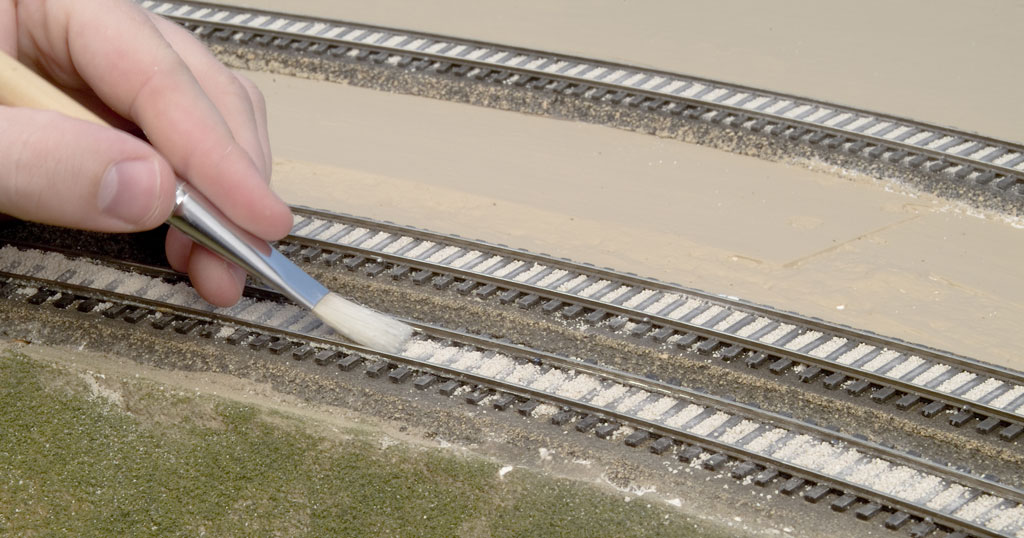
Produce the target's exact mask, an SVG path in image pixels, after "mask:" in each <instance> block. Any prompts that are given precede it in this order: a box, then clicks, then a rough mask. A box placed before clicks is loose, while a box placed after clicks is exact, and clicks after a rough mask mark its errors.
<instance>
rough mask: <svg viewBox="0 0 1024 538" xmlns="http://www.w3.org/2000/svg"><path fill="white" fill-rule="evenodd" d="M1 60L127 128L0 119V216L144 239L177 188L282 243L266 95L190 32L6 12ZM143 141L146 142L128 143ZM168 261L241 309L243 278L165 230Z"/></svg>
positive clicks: (62, 3) (111, 19)
mask: <svg viewBox="0 0 1024 538" xmlns="http://www.w3.org/2000/svg"><path fill="white" fill-rule="evenodd" d="M0 49H2V50H4V51H5V52H7V53H8V54H10V55H11V56H14V57H16V58H18V59H19V60H20V61H21V62H22V63H25V64H26V65H28V66H30V67H32V68H33V69H35V70H36V71H37V72H39V73H40V74H42V75H44V76H45V77H47V78H49V79H50V80H51V81H53V82H54V83H56V84H57V85H58V86H60V87H62V89H64V90H65V91H66V92H67V93H69V94H70V95H72V96H73V97H75V98H76V99H78V100H79V101H80V102H82V103H83V104H85V105H86V106H87V107H88V108H90V109H92V110H93V111H94V112H96V113H97V114H99V115H100V116H101V117H103V118H104V119H105V120H107V121H108V122H109V123H111V124H113V125H116V126H118V127H120V128H121V129H124V130H119V129H113V128H110V127H103V126H99V125H95V124H92V123H89V122H86V121H83V120H78V119H72V118H69V117H67V116H63V115H61V114H57V113H54V112H48V111H41V110H34V109H24V108H12V107H3V106H0V213H6V214H9V215H13V216H15V217H18V218H21V219H26V220H33V221H37V222H43V223H47V224H55V225H59V226H69V227H74V228H80V229H85V230H94V231H103V232H133V231H140V230H146V229H150V228H154V227H156V226H158V225H160V224H161V223H163V222H164V221H165V220H166V219H167V217H168V216H169V215H170V212H171V210H172V208H173V205H174V186H175V175H177V176H179V177H182V178H185V179H186V180H187V181H188V182H189V183H191V184H192V185H193V186H195V187H196V188H198V189H199V190H200V191H201V192H202V193H203V194H204V195H206V197H207V198H209V199H210V201H211V202H212V203H213V204H214V205H216V206H217V207H218V208H219V209H220V210H221V211H222V212H223V213H224V214H225V215H226V216H227V217H228V218H230V219H231V220H232V221H233V222H235V223H236V224H237V225H239V226H240V227H242V228H244V229H246V230H248V231H249V232H251V233H253V234H254V235H256V236H259V237H262V238H264V239H267V240H274V239H280V238H281V237H283V236H284V235H286V234H287V233H288V231H289V230H290V228H291V224H292V219H291V213H290V211H289V210H288V206H287V205H285V204H284V203H283V202H282V201H281V200H280V199H279V198H277V196H276V195H274V194H273V193H272V192H271V191H270V189H269V188H268V186H267V183H268V182H269V180H270V168H271V156H270V145H269V140H268V137H267V123H266V111H265V108H264V103H263V97H262V95H261V94H260V92H259V90H258V89H257V88H256V87H255V85H253V84H252V83H251V82H249V81H248V80H246V79H245V78H243V77H241V76H239V75H236V74H234V73H232V72H231V71H229V70H228V69H227V68H226V67H224V66H223V65H221V64H220V63H219V62H218V61H217V60H216V59H215V58H214V57H213V56H212V55H211V54H210V53H209V51H207V50H206V48H205V47H204V46H203V45H202V44H201V43H199V42H198V41H197V40H195V39H194V38H193V37H192V36H191V35H190V34H189V33H188V32H187V31H185V30H184V29H182V28H180V27H179V26H177V25H175V24H173V23H171V22H169V21H166V20H164V19H162V18H160V17H158V16H156V15H152V14H150V13H147V12H145V11H144V10H143V9H142V8H140V7H138V6H136V5H135V4H133V3H131V2H129V1H128V0H91V1H89V2H81V1H75V0H22V1H18V0H0ZM138 130H141V133H144V134H145V136H146V138H147V139H148V143H147V142H146V141H144V140H141V139H140V138H138V137H136V136H132V135H131V134H129V133H128V132H125V131H131V132H138ZM166 251H167V259H168V261H169V262H170V264H171V266H172V267H174V268H175V269H176V270H179V271H188V273H189V275H190V277H191V279H192V283H193V285H194V286H195V288H196V290H197V291H198V292H199V293H200V294H201V295H202V296H203V297H204V298H205V299H206V300H208V301H210V302H211V303H213V304H215V305H219V306H228V305H231V304H234V303H235V302H236V301H237V300H238V298H239V296H240V294H241V290H242V285H243V284H244V282H245V273H244V272H243V271H242V270H241V269H239V268H238V267H236V266H234V265H233V264H230V263H228V262H225V261H224V260H223V259H221V258H220V257H218V256H217V255H215V254H213V253H212V252H210V251H208V250H206V249H205V248H203V247H200V246H198V245H195V244H193V243H192V242H191V240H189V239H188V238H187V237H185V236H184V235H183V234H181V233H180V232H178V231H177V230H173V229H172V230H171V231H170V232H169V233H168V235H167V242H166Z"/></svg>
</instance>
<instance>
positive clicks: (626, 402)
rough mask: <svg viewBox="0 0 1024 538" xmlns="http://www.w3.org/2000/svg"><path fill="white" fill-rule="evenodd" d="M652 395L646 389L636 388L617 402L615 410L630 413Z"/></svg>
mask: <svg viewBox="0 0 1024 538" xmlns="http://www.w3.org/2000/svg"><path fill="white" fill-rule="evenodd" d="M650 397H651V393H649V392H647V391H646V390H636V391H634V392H633V393H632V394H630V395H629V396H626V397H625V398H623V399H622V400H621V401H619V402H618V403H617V404H615V410H616V411H618V412H620V413H629V412H630V411H632V410H633V409H634V408H636V407H637V406H638V405H640V402H643V401H644V400H646V399H647V398H650Z"/></svg>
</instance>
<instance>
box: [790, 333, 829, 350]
mask: <svg viewBox="0 0 1024 538" xmlns="http://www.w3.org/2000/svg"><path fill="white" fill-rule="evenodd" d="M820 337H821V333H820V332H818V331H807V332H805V333H803V334H801V335H800V336H797V337H796V338H794V339H792V340H790V341H789V342H787V343H786V349H800V348H802V347H804V346H806V345H807V344H810V343H811V342H813V341H815V340H817V339H818V338H820Z"/></svg>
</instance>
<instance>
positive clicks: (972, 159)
mask: <svg viewBox="0 0 1024 538" xmlns="http://www.w3.org/2000/svg"><path fill="white" fill-rule="evenodd" d="M141 4H142V6H143V7H145V8H147V9H149V10H151V11H153V12H154V13H158V14H160V15H163V16H165V17H168V18H170V19H172V20H174V21H177V22H178V23H180V24H182V25H184V26H185V27H187V28H189V29H190V30H192V31H193V32H194V33H195V34H196V35H198V36H200V37H201V38H203V39H206V40H208V41H210V42H211V43H217V42H231V43H236V44H240V45H244V46H247V47H255V48H266V49H270V50H280V51H289V52H290V53H294V54H299V55H303V56H308V57H315V58H319V59H321V60H323V61H336V62H366V63H373V64H378V65H381V66H390V67H393V68H394V69H400V70H412V71H421V72H433V73H437V74H440V75H445V76H453V77H459V78H467V79H473V80H477V81H481V82H485V83H493V84H502V85H512V86H516V87H521V88H526V89H532V90H537V91H541V92H548V93H556V94H564V95H569V96H579V97H583V98H586V99H590V100H593V101H599V102H602V103H607V104H610V105H615V106H622V107H627V108H632V109H637V110H641V111H648V112H650V113H652V114H665V115H670V116H682V117H685V118H690V119H694V120H699V121H703V122H707V123H711V124H717V125H723V126H728V127H734V128H740V129H743V130H746V131H749V132H754V133H760V134H765V135H768V136H772V137H777V138H781V139H785V140H789V141H791V142H794V143H801V144H807V145H810V146H814V147H820V148H825V149H828V150H836V151H843V152H846V153H848V154H852V155H858V156H861V157H863V158H867V159H870V160H881V161H884V162H887V163H891V164H894V165H897V166H901V167H905V168H907V169H912V170H915V171H919V172H920V171H924V172H927V173H929V174H932V175H934V176H936V177H940V178H942V179H944V180H947V181H949V182H952V183H953V184H956V185H969V186H972V187H980V188H983V189H988V190H991V191H992V192H995V193H998V194H999V195H1000V196H1004V197H1005V199H1007V200H1009V201H1011V202H1012V203H1014V204H1018V203H1019V202H1020V201H1021V200H1022V199H1024V146H1021V145H1020V144H1014V143H1009V142H1005V141H1000V140H995V139H992V138H987V137H983V136H979V135H976V134H972V133H967V132H963V131H958V130H954V129H949V128H944V127H939V126H935V125H930V124H927V123H922V122H916V121H911V120H907V119H903V118H898V117H894V116H889V115H884V114H877V113H873V112H868V111H863V110H857V109H853V108H849V107H843V106H839V105H835V104H831V103H826V102H822V101H817V100H813V99H806V98H802V97H796V96H792V95H784V94H777V93H771V92H766V91H763V90H758V89H754V88H748V87H743V86H737V85H731V84H726V83H722V82H717V81H712V80H706V79H701V78H695V77H688V76H684V75H679V74H675V73H668V72H664V71H655V70H650V69H642V68H637V67H631V66H627V65H620V64H615V63H610V62H604V61H598V60H592V59H585V58H578V57H572V56H565V55H558V54H553V53H549V52H542V51H536V50H528V49H521V48H515V47H508V46H504V45H497V44H493V43H484V42H479V41H470V40H464V39H457V38H452V37H445V36H439V35H432V34H425V33H419V32H410V31H405V30H398V29H394V28H384V27H377V26H368V25H363V24H355V23H350V22H343V21H332V20H326V19H317V18H311V17H303V16H297V15H290V14H281V13H273V12H267V11H259V10H253V9H248V8H238V7H228V6H218V5H215V4H206V3H201V2H160V1H152V0H145V1H143V2H141Z"/></svg>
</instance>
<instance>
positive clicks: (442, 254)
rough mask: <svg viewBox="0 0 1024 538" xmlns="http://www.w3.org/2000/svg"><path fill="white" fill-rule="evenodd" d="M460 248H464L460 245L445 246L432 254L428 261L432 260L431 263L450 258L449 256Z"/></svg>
mask: <svg viewBox="0 0 1024 538" xmlns="http://www.w3.org/2000/svg"><path fill="white" fill-rule="evenodd" d="M460 250H462V249H461V248H459V247H455V246H447V247H444V248H442V249H441V250H439V251H437V252H435V253H433V254H431V255H430V257H429V258H427V261H428V262H430V263H438V262H440V261H442V260H444V259H446V258H448V256H451V255H452V254H455V253H456V252H459V251H460Z"/></svg>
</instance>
